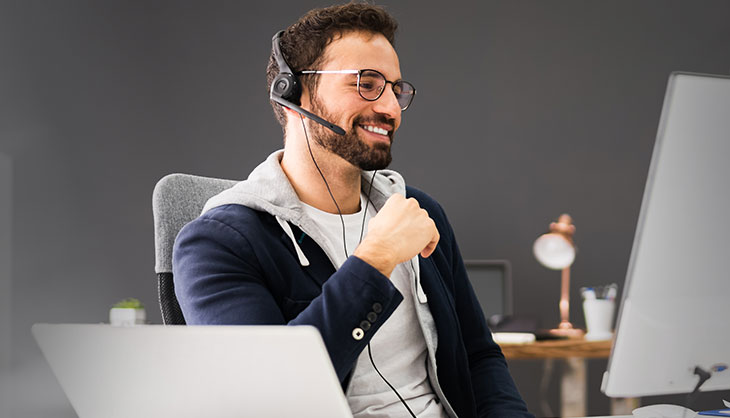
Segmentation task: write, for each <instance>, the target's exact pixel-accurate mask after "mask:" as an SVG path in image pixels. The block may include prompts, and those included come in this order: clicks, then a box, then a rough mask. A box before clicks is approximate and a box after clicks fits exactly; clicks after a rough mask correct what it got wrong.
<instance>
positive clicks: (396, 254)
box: [353, 194, 440, 277]
mask: <svg viewBox="0 0 730 418" xmlns="http://www.w3.org/2000/svg"><path fill="white" fill-rule="evenodd" d="M439 238H440V235H439V232H438V230H437V229H436V224H435V223H434V222H433V219H431V218H430V217H429V216H428V213H427V212H426V211H425V210H424V209H421V207H420V206H419V205H418V201H416V199H413V198H410V199H406V198H405V197H403V196H402V195H400V194H394V195H392V196H391V197H390V198H389V199H388V201H387V202H385V205H384V206H383V208H382V209H380V212H378V214H377V215H375V217H374V218H372V219H371V220H370V222H369V223H368V233H367V235H366V236H365V238H364V239H363V240H362V242H361V243H360V245H359V246H358V247H357V248H356V249H355V252H354V253H353V254H354V255H355V256H357V257H358V258H360V259H362V260H363V261H365V262H366V263H368V264H370V265H371V266H373V267H375V268H376V269H378V270H379V271H380V272H381V273H383V274H384V275H386V276H388V277H390V274H391V273H392V272H393V269H395V266H396V265H398V264H399V263H402V262H404V261H407V260H410V259H411V258H413V257H415V256H416V254H419V253H420V254H421V255H422V256H423V257H428V256H430V255H431V253H433V251H434V249H435V248H436V244H438V242H439Z"/></svg>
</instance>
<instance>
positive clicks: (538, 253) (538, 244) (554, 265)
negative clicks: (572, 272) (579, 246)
mask: <svg viewBox="0 0 730 418" xmlns="http://www.w3.org/2000/svg"><path fill="white" fill-rule="evenodd" d="M532 252H533V253H534V254H535V258H536V259H537V261H539V262H540V264H542V265H543V266H545V267H547V268H549V269H553V270H562V269H564V268H566V267H570V265H571V264H573V261H575V247H574V246H573V244H572V243H571V242H570V241H568V239H567V238H565V236H564V235H562V234H559V233H552V232H551V233H548V234H545V235H542V236H540V237H539V238H538V239H537V240H535V244H534V245H533V246H532Z"/></svg>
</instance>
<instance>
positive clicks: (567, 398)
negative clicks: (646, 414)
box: [500, 338, 638, 417]
mask: <svg viewBox="0 0 730 418" xmlns="http://www.w3.org/2000/svg"><path fill="white" fill-rule="evenodd" d="M500 347H502V352H503V353H504V356H505V358H507V360H508V361H509V360H519V359H544V360H545V369H544V370H545V372H548V371H549V370H551V369H552V363H553V361H554V359H563V360H564V361H565V363H566V365H567V368H566V370H565V371H564V373H563V377H562V379H561V383H560V416H561V417H583V416H585V415H586V410H587V402H586V400H587V397H588V396H587V395H588V394H587V387H586V386H587V384H586V379H587V377H588V376H587V375H588V373H587V368H588V367H587V364H586V359H589V358H608V356H609V355H610V354H611V341H610V340H607V341H586V340H585V339H583V338H580V339H568V340H548V341H537V342H534V343H529V344H504V343H503V344H500ZM636 407H638V402H637V401H636V400H634V399H611V413H612V414H630V413H631V410H633V409H634V408H636Z"/></svg>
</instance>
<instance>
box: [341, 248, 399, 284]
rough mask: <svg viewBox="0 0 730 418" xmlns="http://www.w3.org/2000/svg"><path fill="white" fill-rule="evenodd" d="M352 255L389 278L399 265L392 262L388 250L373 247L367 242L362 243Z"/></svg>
mask: <svg viewBox="0 0 730 418" xmlns="http://www.w3.org/2000/svg"><path fill="white" fill-rule="evenodd" d="M352 255H354V256H355V257H357V258H359V259H361V260H362V261H364V262H366V263H368V264H370V265H371V266H373V267H374V268H375V269H376V270H378V271H379V272H381V273H382V274H383V275H384V276H385V277H388V278H389V277H390V274H391V273H393V270H394V269H395V266H396V264H398V263H396V262H395V261H393V260H392V258H391V254H390V253H389V252H388V251H387V250H386V249H384V248H380V247H379V246H377V245H372V244H371V243H369V242H367V241H363V242H362V243H360V245H359V246H358V247H357V248H356V249H355V252H353V253H352Z"/></svg>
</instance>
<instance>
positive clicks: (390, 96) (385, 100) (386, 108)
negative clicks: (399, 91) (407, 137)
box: [373, 83, 402, 123]
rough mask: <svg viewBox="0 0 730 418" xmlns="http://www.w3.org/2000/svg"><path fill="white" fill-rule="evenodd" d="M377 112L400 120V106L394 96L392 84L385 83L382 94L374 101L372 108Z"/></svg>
mask: <svg viewBox="0 0 730 418" xmlns="http://www.w3.org/2000/svg"><path fill="white" fill-rule="evenodd" d="M373 110H375V111H376V112H378V113H382V114H384V115H387V117H388V118H389V119H396V120H397V121H398V123H399V122H400V115H401V112H402V110H401V108H400V104H399V103H398V99H397V98H396V97H395V92H394V91H393V85H392V84H390V83H387V84H386V85H385V90H383V94H382V95H381V96H380V97H379V98H378V100H376V101H375V102H374V109H373Z"/></svg>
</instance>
